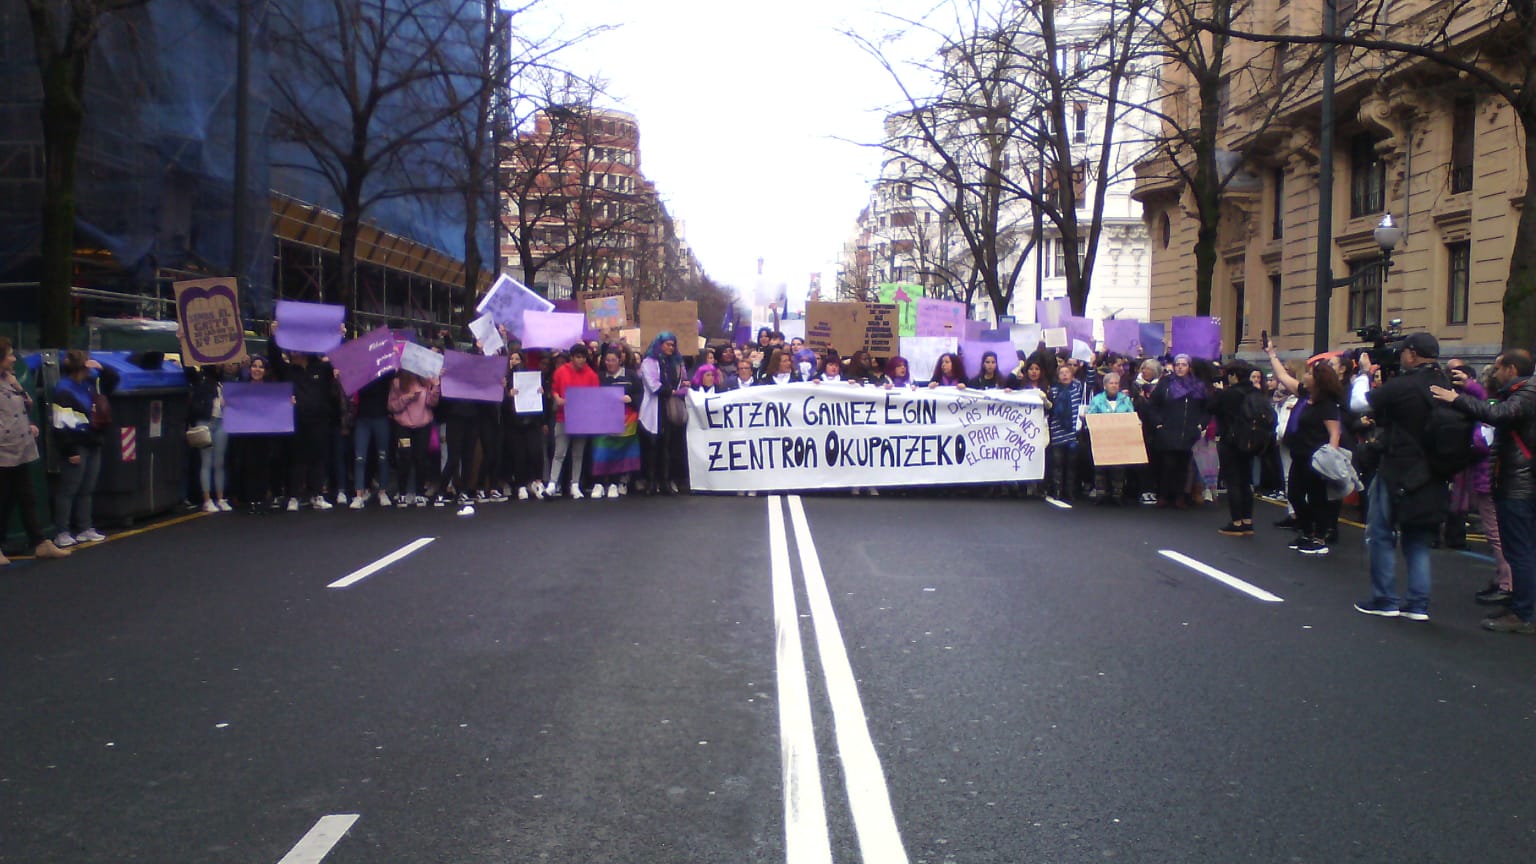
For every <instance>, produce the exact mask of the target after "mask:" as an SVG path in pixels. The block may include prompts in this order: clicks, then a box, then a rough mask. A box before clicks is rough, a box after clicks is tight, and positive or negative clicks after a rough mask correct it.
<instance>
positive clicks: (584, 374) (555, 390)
mask: <svg viewBox="0 0 1536 864" xmlns="http://www.w3.org/2000/svg"><path fill="white" fill-rule="evenodd" d="M570 358H571V362H569V363H566V364H565V365H564V366H561V367H560V368H559V369H556V370H555V374H554V378H553V380H552V381H551V382H550V387H549V390H550V392H551V393H552V394H554V397H555V459H554V462H553V464H551V465H550V468H549V482H550V487H549V488H548V489H546V490H545V495H546V496H549V497H556V498H558V497H559V496H560V469H562V468H564V467H565V454H566V453H567V452H568V451H574V456H573V459H572V461H571V497H572V498H575V499H577V500H580V499H582V498H584V497H586V496H585V495H582V494H581V468H582V463H583V462H584V461H585V460H586V457H587V440H588V439H589V438H590V437H591V436H588V435H574V436H573V435H568V434H566V431H565V394H566V393H567V392H568V391H569V390H571V389H572V388H575V387H596V386H598V380H597V372H595V371H593V369H592V367H591V366H588V365H587V346H585V345H583V344H581V343H580V342H578V343H576V344H575V345H572V346H571V353H570Z"/></svg>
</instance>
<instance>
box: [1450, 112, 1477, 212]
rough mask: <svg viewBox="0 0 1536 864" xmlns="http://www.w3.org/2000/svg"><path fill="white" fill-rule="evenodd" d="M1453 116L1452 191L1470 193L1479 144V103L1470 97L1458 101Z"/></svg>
mask: <svg viewBox="0 0 1536 864" xmlns="http://www.w3.org/2000/svg"><path fill="white" fill-rule="evenodd" d="M1451 116H1452V120H1451V191H1452V192H1470V191H1471V190H1472V158H1473V150H1475V149H1476V143H1477V102H1476V101H1475V100H1473V99H1471V98H1470V97H1469V98H1463V99H1457V100H1456V104H1455V106H1454V107H1453V108H1452V109H1451Z"/></svg>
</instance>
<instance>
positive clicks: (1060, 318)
mask: <svg viewBox="0 0 1536 864" xmlns="http://www.w3.org/2000/svg"><path fill="white" fill-rule="evenodd" d="M1070 317H1072V301H1071V300H1068V299H1067V298H1066V297H1058V298H1056V299H1055V300H1036V301H1035V321H1036V322H1038V323H1039V324H1040V326H1041V328H1043V329H1048V328H1052V327H1065V326H1067V319H1068V318H1070Z"/></svg>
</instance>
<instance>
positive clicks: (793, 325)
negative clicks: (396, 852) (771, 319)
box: [779, 318, 805, 345]
mask: <svg viewBox="0 0 1536 864" xmlns="http://www.w3.org/2000/svg"><path fill="white" fill-rule="evenodd" d="M779 332H780V333H783V334H784V344H785V345H788V344H789V343H790V340H792V339H804V338H805V319H804V318H796V319H795V320H793V321H780V322H779Z"/></svg>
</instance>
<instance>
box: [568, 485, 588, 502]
mask: <svg viewBox="0 0 1536 864" xmlns="http://www.w3.org/2000/svg"><path fill="white" fill-rule="evenodd" d="M585 497H587V496H585V495H583V494H581V487H580V486H572V487H571V500H572V501H580V500H581V499H583V498H585Z"/></svg>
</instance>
